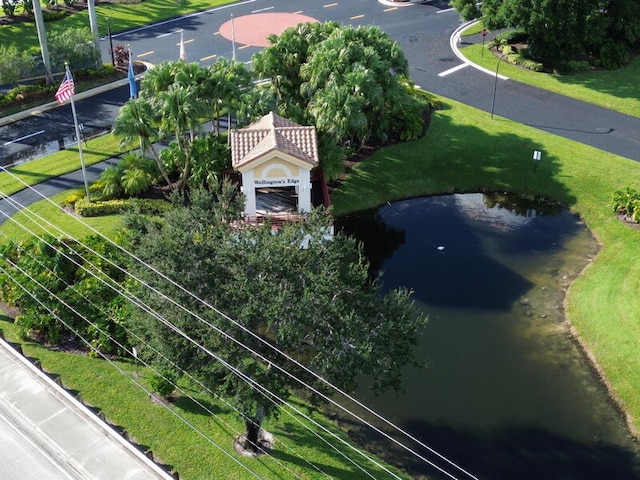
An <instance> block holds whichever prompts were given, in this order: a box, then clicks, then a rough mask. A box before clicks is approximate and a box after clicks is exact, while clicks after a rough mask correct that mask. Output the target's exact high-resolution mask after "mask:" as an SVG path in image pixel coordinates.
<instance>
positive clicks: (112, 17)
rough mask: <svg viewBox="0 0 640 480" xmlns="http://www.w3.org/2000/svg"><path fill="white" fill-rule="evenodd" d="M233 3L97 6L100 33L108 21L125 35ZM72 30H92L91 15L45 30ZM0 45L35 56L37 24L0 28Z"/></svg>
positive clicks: (151, 0) (151, 1)
mask: <svg viewBox="0 0 640 480" xmlns="http://www.w3.org/2000/svg"><path fill="white" fill-rule="evenodd" d="M229 3H234V1H233V0H189V1H167V0H144V1H143V2H140V3H105V4H100V5H96V15H97V18H98V31H99V34H100V36H105V35H107V32H108V30H107V21H109V23H110V25H111V31H112V33H117V32H122V31H125V30H129V29H132V28H135V27H139V26H141V25H148V24H151V23H156V22H159V21H161V20H166V19H169V18H175V17H179V16H181V15H186V14H188V13H193V12H197V11H201V10H207V9H209V8H215V7H219V6H221V5H226V4H229ZM70 28H89V11H88V10H83V11H81V12H78V13H74V14H73V15H70V16H68V17H66V18H64V19H62V20H58V21H54V22H47V23H46V30H47V33H48V34H49V35H51V34H52V33H53V32H57V31H63V30H68V29H70ZM0 43H2V44H3V45H11V44H14V45H16V46H17V47H18V50H21V51H22V50H30V51H31V52H32V53H38V52H39V51H40V43H39V42H38V35H37V31H36V26H35V22H25V23H20V24H14V25H3V26H0Z"/></svg>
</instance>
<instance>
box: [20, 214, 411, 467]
mask: <svg viewBox="0 0 640 480" xmlns="http://www.w3.org/2000/svg"><path fill="white" fill-rule="evenodd" d="M36 216H37V215H36ZM39 218H41V217H39ZM9 220H10V221H13V222H14V223H17V222H16V221H15V219H13V218H9ZM17 224H18V225H19V226H20V227H21V228H23V229H25V231H28V232H30V233H31V234H32V235H33V236H35V237H36V238H38V239H40V240H41V241H43V242H44V243H46V244H47V245H48V246H49V247H51V248H55V246H54V245H52V244H51V243H49V242H47V241H46V240H45V239H44V238H42V237H40V236H39V235H38V234H36V233H35V232H33V231H30V230H28V229H27V228H26V227H24V226H23V225H20V224H19V223H17ZM78 244H79V245H83V246H84V247H85V248H87V249H89V250H90V251H92V252H93V253H97V252H95V250H92V249H90V248H89V247H88V246H87V245H84V244H82V243H81V242H78ZM76 253H77V254H78V256H79V257H81V258H83V260H85V261H86V262H88V260H87V259H86V258H84V257H82V255H81V254H79V253H78V252H76ZM62 255H63V256H64V257H65V258H67V259H68V260H70V261H71V262H73V263H74V264H76V266H78V267H79V268H81V269H83V270H85V271H86V272H87V273H89V274H90V275H92V276H94V277H95V278H96V279H98V280H99V281H101V282H103V283H104V284H105V285H107V286H108V287H109V288H112V289H115V291H116V292H118V293H120V294H122V295H124V296H125V297H126V298H127V299H128V300H129V301H131V302H132V303H134V304H135V305H136V306H137V307H139V308H141V309H143V310H144V311H145V312H147V313H148V314H150V315H151V316H153V317H154V318H156V319H157V320H158V321H160V322H161V323H163V324H164V325H165V326H166V327H168V328H170V329H171V330H172V331H174V332H175V333H177V334H178V335H180V336H182V337H183V338H185V339H187V340H188V341H190V342H191V343H193V344H194V345H195V346H197V347H198V348H200V349H201V350H203V351H204V352H205V353H207V354H208V355H209V356H211V357H212V358H214V359H215V360H217V361H218V362H219V363H221V364H223V365H224V366H225V368H227V369H228V370H230V371H231V372H232V373H234V374H235V375H236V376H238V377H240V378H241V380H243V381H244V382H245V383H247V384H249V385H250V386H251V387H252V388H254V389H255V390H257V391H258V392H259V393H261V394H262V395H263V396H264V397H265V398H266V399H267V400H268V401H270V402H272V403H274V404H275V405H278V403H277V402H280V403H281V404H283V405H284V404H286V405H287V406H288V407H289V408H291V409H292V410H293V411H295V412H296V413H298V414H299V415H301V416H303V417H304V418H305V419H306V420H307V421H309V422H311V423H312V424H314V425H316V426H317V427H318V428H320V429H322V430H323V431H324V432H325V433H327V434H329V435H330V436H332V437H334V438H335V439H337V440H338V441H339V442H341V443H342V444H343V445H345V446H347V447H349V448H350V449H352V450H354V451H355V452H357V453H358V454H360V455H361V456H363V457H364V458H365V459H367V460H368V461H370V462H371V463H373V464H375V465H377V466H378V467H380V468H381V469H383V470H385V471H387V473H389V474H390V475H392V476H394V477H396V478H398V477H397V475H395V474H394V473H393V472H391V471H389V470H388V469H387V468H386V467H385V466H383V465H382V464H380V463H378V462H377V461H376V460H374V459H372V458H370V457H368V456H367V455H365V454H364V452H361V451H359V450H357V449H356V448H355V447H353V446H352V445H350V444H349V443H347V442H345V441H344V440H342V439H340V438H339V437H338V436H337V435H336V434H335V433H333V432H331V431H330V430H328V429H327V428H325V427H324V426H322V425H320V424H319V423H317V422H316V421H315V420H313V419H312V418H310V417H309V416H307V415H306V414H304V412H302V411H301V410H300V409H297V408H295V407H293V406H292V405H291V404H289V403H288V402H286V400H284V399H282V398H280V397H278V396H276V395H275V394H273V393H272V392H270V391H269V390H268V389H266V388H264V387H263V386H262V385H260V384H259V383H258V382H256V381H254V380H253V379H252V378H250V377H248V376H247V375H245V374H244V373H243V372H241V371H239V370H238V369H236V368H235V367H233V366H232V365H230V364H229V363H228V362H226V361H224V360H223V359H222V358H221V357H219V356H217V355H216V354H214V353H213V352H212V351H210V350H209V349H207V348H206V347H204V346H202V345H200V344H198V343H197V342H196V341H195V340H193V339H192V338H191V337H189V336H188V335H187V334H186V333H184V332H183V331H181V330H180V329H178V328H177V327H175V326H174V325H173V324H171V323H170V322H168V321H167V320H166V319H165V318H164V317H162V316H161V315H160V314H158V313H157V312H156V311H155V310H153V309H151V308H150V307H148V306H147V305H145V304H144V303H143V302H141V301H140V300H139V299H138V298H137V297H135V296H132V295H131V294H130V293H129V292H127V291H126V290H123V289H121V288H120V287H119V286H118V285H117V284H115V286H114V285H113V284H110V283H109V282H107V281H106V280H105V277H104V276H103V275H101V276H98V275H96V274H95V273H94V272H92V271H90V270H88V269H87V268H86V267H85V266H84V265H81V264H79V263H78V262H77V260H75V259H74V258H73V257H70V256H68V255H66V254H65V253H62ZM101 258H102V259H105V260H106V258H105V257H101ZM107 278H108V277H107ZM134 278H135V277H134ZM21 287H22V286H21ZM241 415H242V414H241ZM291 416H292V415H291ZM292 418H294V419H295V420H296V421H297V422H298V423H300V424H301V425H302V426H303V427H304V428H306V429H307V430H309V431H310V432H311V433H312V434H313V435H315V436H316V437H318V438H319V439H320V440H321V441H322V442H324V443H326V444H327V445H328V446H329V447H331V448H332V449H333V450H335V451H336V452H337V453H338V454H339V455H341V456H343V457H344V458H345V459H346V460H347V461H348V462H349V463H352V464H353V465H354V466H355V467H356V468H358V469H360V470H361V471H363V473H365V474H366V475H368V476H371V474H370V473H369V472H367V471H366V470H364V469H363V468H362V466H360V465H358V464H357V463H355V462H354V461H353V459H351V458H349V457H348V456H346V455H345V454H344V453H343V452H341V451H339V450H338V449H336V447H335V446H332V445H331V444H330V443H329V442H327V440H326V439H324V438H323V437H321V436H320V435H318V434H317V432H314V431H313V430H311V429H310V428H309V427H308V426H306V425H304V423H303V422H301V421H300V419H298V418H296V417H295V416H292ZM314 468H315V467H314ZM316 469H317V468H316Z"/></svg>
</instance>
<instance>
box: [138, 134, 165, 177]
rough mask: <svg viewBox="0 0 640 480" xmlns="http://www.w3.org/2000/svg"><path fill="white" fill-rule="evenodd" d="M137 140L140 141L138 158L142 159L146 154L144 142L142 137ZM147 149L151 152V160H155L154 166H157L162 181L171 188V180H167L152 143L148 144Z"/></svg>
mask: <svg viewBox="0 0 640 480" xmlns="http://www.w3.org/2000/svg"><path fill="white" fill-rule="evenodd" d="M139 140H140V156H142V157H144V154H145V152H146V149H145V148H144V140H143V138H142V137H140V138H139ZM149 149H150V150H151V154H152V155H153V158H154V159H155V161H156V164H157V165H158V169H159V170H160V173H161V174H162V178H164V181H165V182H167V185H168V186H169V188H171V180H169V175H167V170H166V169H165V168H164V164H163V163H162V161H161V160H160V157H159V156H158V154H157V153H156V149H155V148H153V143H149Z"/></svg>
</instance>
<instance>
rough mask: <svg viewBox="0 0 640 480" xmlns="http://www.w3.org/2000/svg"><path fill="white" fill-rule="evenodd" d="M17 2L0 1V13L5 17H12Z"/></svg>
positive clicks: (14, 0)
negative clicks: (0, 10) (0, 5)
mask: <svg viewBox="0 0 640 480" xmlns="http://www.w3.org/2000/svg"><path fill="white" fill-rule="evenodd" d="M17 5H18V1H17V0H2V11H3V12H4V14H5V15H6V16H7V17H10V18H12V17H14V16H15V14H16V6H17Z"/></svg>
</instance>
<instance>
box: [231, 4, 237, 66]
mask: <svg viewBox="0 0 640 480" xmlns="http://www.w3.org/2000/svg"><path fill="white" fill-rule="evenodd" d="M231 48H232V54H231V60H235V59H236V28H235V25H234V23H233V13H232V14H231Z"/></svg>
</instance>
